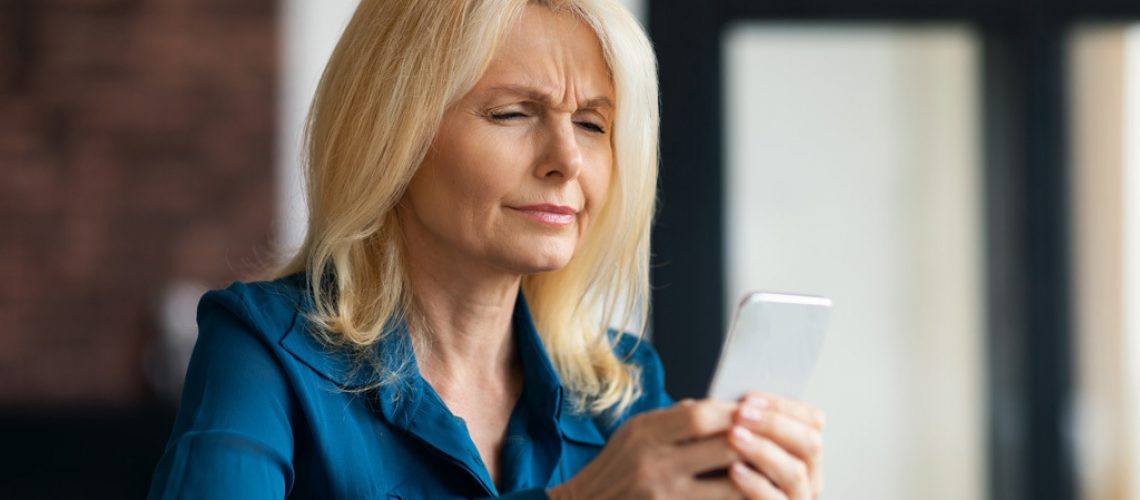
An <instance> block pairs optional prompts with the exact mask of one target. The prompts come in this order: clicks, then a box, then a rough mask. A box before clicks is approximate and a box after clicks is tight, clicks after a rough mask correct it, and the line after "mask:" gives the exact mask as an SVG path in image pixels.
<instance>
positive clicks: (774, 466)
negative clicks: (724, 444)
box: [729, 426, 812, 498]
mask: <svg viewBox="0 0 1140 500" xmlns="http://www.w3.org/2000/svg"><path fill="white" fill-rule="evenodd" d="M729 435H730V438H729V443H731V444H732V446H733V447H734V448H736V450H737V451H738V452H740V455H741V456H742V457H744V459H745V461H747V462H748V463H749V464H752V466H753V467H755V468H756V470H758V471H760V473H761V474H763V475H764V476H766V477H768V479H770V480H771V481H772V482H773V483H775V484H776V487H777V488H779V489H780V491H783V492H784V494H785V495H787V496H788V497H789V498H808V497H810V495H811V489H812V488H811V483H810V479H809V477H808V469H807V465H806V464H804V462H802V461H801V460H800V459H798V458H796V457H795V456H794V455H792V454H791V453H788V452H787V451H786V450H784V449H783V448H781V447H780V446H779V445H778V444H776V443H775V442H773V441H772V440H770V439H768V438H765V437H762V436H757V435H756V434H753V433H752V431H749V430H748V429H746V428H744V427H741V426H735V427H733V428H732V431H731V432H730V433H729Z"/></svg>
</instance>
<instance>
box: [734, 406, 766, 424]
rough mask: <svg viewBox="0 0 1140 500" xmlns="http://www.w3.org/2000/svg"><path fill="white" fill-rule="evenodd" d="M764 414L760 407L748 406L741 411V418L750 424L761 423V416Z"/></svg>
mask: <svg viewBox="0 0 1140 500" xmlns="http://www.w3.org/2000/svg"><path fill="white" fill-rule="evenodd" d="M763 413H764V412H763V411H760V408H758V407H755V406H751V405H746V406H744V407H743V408H741V409H740V418H742V419H744V420H747V421H749V422H759V421H760V416H761V415H763Z"/></svg>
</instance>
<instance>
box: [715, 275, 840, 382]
mask: <svg viewBox="0 0 1140 500" xmlns="http://www.w3.org/2000/svg"><path fill="white" fill-rule="evenodd" d="M830 314H831V300H830V299H828V298H826V297H817V296H812V295H795V294H787V293H769V292H752V293H749V294H747V295H745V296H744V298H743V299H741V301H740V305H738V306H737V308H736V315H735V316H734V317H733V320H732V325H731V326H730V327H729V330H728V335H727V336H726V337H725V338H724V345H723V346H722V347H721V351H720V361H719V362H717V366H716V371H715V372H714V373H713V379H712V385H711V386H710V387H709V393H708V397H709V398H712V399H717V400H721V401H737V400H739V399H740V398H741V397H743V396H744V395H745V394H746V393H748V392H751V391H763V392H770V393H773V394H779V395H782V396H787V397H791V398H797V399H798V398H799V397H800V396H801V394H802V393H803V390H804V387H805V386H807V382H808V378H809V377H810V376H811V372H812V368H813V367H814V366H815V361H816V358H818V357H819V351H820V348H822V347H823V338H824V333H825V332H826V330H827V322H828V319H829V317H830Z"/></svg>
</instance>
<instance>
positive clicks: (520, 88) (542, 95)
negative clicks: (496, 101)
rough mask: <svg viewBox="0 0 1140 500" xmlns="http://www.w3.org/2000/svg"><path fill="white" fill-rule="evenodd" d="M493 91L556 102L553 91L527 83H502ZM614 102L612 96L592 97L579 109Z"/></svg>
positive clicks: (602, 105)
mask: <svg viewBox="0 0 1140 500" xmlns="http://www.w3.org/2000/svg"><path fill="white" fill-rule="evenodd" d="M491 91H492V92H505V93H508V94H514V95H517V96H521V97H525V98H527V99H530V100H532V101H537V102H541V103H543V104H550V103H552V102H554V94H553V93H552V92H544V91H542V90H539V89H536V88H533V87H527V86H525V85H500V86H497V87H491ZM613 107H614V103H613V101H611V100H610V98H608V97H605V96H598V97H591V98H589V99H586V101H585V102H584V103H583V104H582V105H581V106H579V109H598V108H611V109H612V108H613Z"/></svg>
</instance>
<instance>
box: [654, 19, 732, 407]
mask: <svg viewBox="0 0 1140 500" xmlns="http://www.w3.org/2000/svg"><path fill="white" fill-rule="evenodd" d="M718 6H719V2H708V3H693V2H691V1H689V0H662V1H657V2H654V3H653V4H652V5H651V6H650V9H649V33H650V35H651V36H652V37H653V43H654V46H655V47H656V49H657V56H658V58H659V67H660V81H661V108H662V125H661V158H662V160H661V177H660V182H659V185H658V189H659V190H658V195H659V207H658V213H657V223H656V225H655V228H654V233H653V254H654V256H653V275H652V279H653V286H654V290H653V318H652V321H653V322H652V326H653V342H654V345H655V346H656V347H657V349H658V350H659V351H660V353H661V358H662V362H663V363H664V365H665V372H666V383H667V385H668V390H669V391H670V393H671V394H672V395H673V396H674V397H676V398H683V397H701V396H703V395H704V392H705V391H706V390H707V389H708V383H709V378H710V377H711V374H712V370H713V368H714V365H715V363H716V358H717V354H718V352H719V349H720V340H721V338H722V337H723V336H724V332H723V330H724V321H723V319H722V315H723V314H724V313H723V310H724V309H723V307H722V304H723V300H724V299H723V295H724V291H723V289H724V276H723V274H724V269H723V268H724V266H723V260H724V252H723V246H724V237H723V233H724V230H723V227H722V221H723V216H722V211H723V207H722V199H721V192H722V186H721V179H722V168H723V166H722V165H721V157H722V152H721V147H722V145H721V112H722V111H721V106H722V105H723V104H722V102H721V47H720V19H719V15H718V12H719V8H718Z"/></svg>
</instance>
